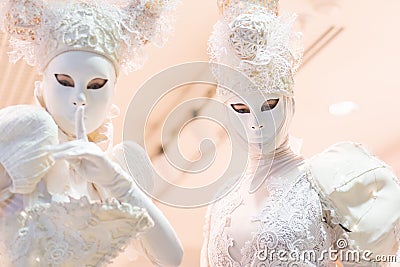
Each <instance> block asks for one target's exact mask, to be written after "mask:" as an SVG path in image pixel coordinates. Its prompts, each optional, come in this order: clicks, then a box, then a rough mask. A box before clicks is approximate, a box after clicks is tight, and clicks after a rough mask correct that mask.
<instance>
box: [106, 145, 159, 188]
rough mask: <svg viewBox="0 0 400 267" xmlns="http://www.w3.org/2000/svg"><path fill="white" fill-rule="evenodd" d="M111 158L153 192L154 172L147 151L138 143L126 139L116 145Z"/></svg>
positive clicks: (141, 185)
mask: <svg viewBox="0 0 400 267" xmlns="http://www.w3.org/2000/svg"><path fill="white" fill-rule="evenodd" d="M111 159H112V160H113V161H114V162H116V163H118V164H119V165H120V166H121V167H122V168H123V169H124V170H125V171H126V172H128V173H129V174H131V175H132V177H134V179H135V180H136V182H137V183H138V184H139V186H140V187H141V188H142V189H144V190H145V191H146V192H148V193H151V192H152V190H153V188H154V172H153V166H152V164H151V161H150V159H149V157H148V155H147V153H146V151H145V150H144V149H143V148H142V147H141V146H140V145H138V144H137V143H135V142H132V141H125V142H123V143H120V144H118V145H116V146H114V148H113V150H112V155H111Z"/></svg>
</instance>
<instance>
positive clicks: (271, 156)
mask: <svg viewBox="0 0 400 267" xmlns="http://www.w3.org/2000/svg"><path fill="white" fill-rule="evenodd" d="M284 140H285V141H284V142H283V143H282V144H281V145H280V146H279V147H277V148H276V149H274V150H272V151H271V152H262V151H261V149H259V148H257V147H252V148H251V149H250V153H249V165H248V168H247V174H248V175H250V177H252V183H251V189H250V191H254V190H256V189H257V188H258V187H259V186H260V185H261V184H262V183H263V181H264V180H265V179H267V178H268V177H270V176H275V177H276V176H278V177H279V176H283V175H285V174H287V173H288V172H290V171H291V170H293V169H295V168H296V167H299V166H301V165H302V164H303V162H304V158H303V157H302V156H299V155H296V154H295V153H294V152H293V151H292V149H291V148H290V145H289V138H288V136H286V138H285V139H284Z"/></svg>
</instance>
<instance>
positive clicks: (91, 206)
mask: <svg viewBox="0 0 400 267" xmlns="http://www.w3.org/2000/svg"><path fill="white" fill-rule="evenodd" d="M70 200H71V202H69V203H67V202H59V203H55V202H52V203H41V204H35V205H34V206H33V207H32V208H31V209H24V210H23V211H21V212H19V213H16V214H15V215H14V216H7V217H6V220H5V222H4V225H2V229H3V230H5V231H3V233H2V236H3V238H2V239H5V240H3V241H5V244H7V253H6V254H7V257H8V258H9V259H10V261H11V262H12V266H33V267H34V266H103V265H104V264H105V263H109V262H110V260H112V259H113V258H115V257H116V256H117V254H118V253H119V252H120V250H121V249H122V248H123V247H124V246H125V245H127V244H128V243H129V241H130V240H131V239H132V238H134V237H136V236H137V235H138V234H140V233H142V232H144V231H146V230H147V229H148V228H149V227H152V225H153V222H152V221H151V219H150V217H149V216H148V214H147V212H146V211H145V210H144V209H141V208H137V207H132V206H130V205H129V204H120V203H119V202H118V201H116V200H115V201H109V202H106V203H99V202H95V203H93V202H92V203H91V202H89V201H88V199H87V198H82V199H79V200H75V199H70Z"/></svg>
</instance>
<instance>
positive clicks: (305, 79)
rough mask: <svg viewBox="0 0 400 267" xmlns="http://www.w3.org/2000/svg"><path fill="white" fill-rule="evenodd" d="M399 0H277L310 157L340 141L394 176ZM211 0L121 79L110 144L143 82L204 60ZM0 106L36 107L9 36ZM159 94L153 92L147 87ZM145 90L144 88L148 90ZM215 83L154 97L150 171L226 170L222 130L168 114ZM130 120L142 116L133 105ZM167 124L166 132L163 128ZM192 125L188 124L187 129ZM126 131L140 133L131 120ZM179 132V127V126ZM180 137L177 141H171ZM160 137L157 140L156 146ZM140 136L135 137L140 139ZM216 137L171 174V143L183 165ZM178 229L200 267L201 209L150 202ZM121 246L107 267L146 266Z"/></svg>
mask: <svg viewBox="0 0 400 267" xmlns="http://www.w3.org/2000/svg"><path fill="white" fill-rule="evenodd" d="M399 10H400V1H398V0H385V1H380V2H378V1H372V0H346V1H345V0H296V1H289V0H286V1H285V0H282V1H281V13H282V12H284V11H290V12H295V13H297V14H298V15H299V17H298V22H297V25H296V27H297V28H298V29H299V30H300V31H302V32H303V33H304V46H305V55H304V59H303V65H302V67H301V68H300V70H299V72H298V74H297V76H296V87H295V95H296V115H295V118H294V121H293V123H292V126H291V134H292V136H293V137H295V138H296V139H295V140H297V142H296V143H297V144H298V147H300V144H301V153H302V154H303V155H304V156H305V157H310V156H312V155H315V154H316V153H318V152H321V151H322V150H324V149H325V148H327V147H328V146H329V145H331V144H333V143H335V142H339V141H355V142H360V143H363V144H364V145H365V146H366V147H367V148H368V149H369V150H370V151H372V152H373V153H374V154H375V155H377V156H379V157H380V158H381V159H383V160H384V161H386V162H387V163H388V164H389V165H391V166H392V167H393V169H394V170H395V172H396V173H397V175H399V174H400V123H399V119H400V118H399V115H400V109H399V107H400V105H399V102H400V79H399V76H400V75H399V73H398V72H399V67H398V64H399V62H400V52H399V47H400V37H399V34H398V33H399V29H398V27H399V25H400V24H399V22H400V19H399V17H398V11H399ZM218 17H219V14H218V8H217V4H216V0H201V1H198V0H197V1H196V0H182V5H180V6H179V8H178V10H177V14H176V21H175V23H174V26H175V31H174V35H173V36H172V37H171V38H170V41H169V42H168V43H167V45H166V46H165V47H164V48H162V49H159V48H156V47H152V46H149V47H148V49H147V51H148V60H147V63H146V65H145V67H144V68H143V69H142V70H140V71H136V72H134V73H131V74H130V75H129V76H125V75H121V77H120V79H119V82H118V85H117V89H116V96H115V101H114V102H115V104H116V105H118V106H119V108H120V109H121V115H120V116H119V117H118V118H116V119H115V120H114V126H115V140H114V142H115V144H117V143H119V142H121V141H122V139H123V125H124V117H125V113H126V111H127V109H128V106H129V103H130V102H131V99H132V98H133V97H134V95H135V93H136V92H137V90H138V89H139V88H140V87H141V85H142V84H143V83H144V82H145V81H146V80H148V79H149V78H151V77H152V76H153V75H154V74H156V73H159V72H160V71H162V70H164V69H166V68H168V67H170V66H174V65H177V64H181V63H185V62H191V61H207V60H208V54H207V40H208V37H209V35H210V33H211V31H212V27H213V25H214V23H215V22H216V20H217V19H218ZM0 45H1V46H0V49H1V50H0V73H1V76H0V77H1V78H0V107H5V106H9V105H14V104H33V103H34V98H33V88H34V81H35V80H40V77H39V76H38V75H37V74H36V72H35V70H34V69H33V68H31V67H29V66H27V65H26V64H25V63H24V62H22V61H21V62H19V63H17V64H10V63H8V57H7V51H8V42H7V36H5V35H3V34H0ZM154 91H156V90H154ZM150 93H151V92H150ZM214 94H215V87H214V86H212V85H205V84H192V85H188V86H185V87H181V88H178V89H177V90H174V91H173V92H172V93H170V94H167V95H165V96H163V97H161V98H160V99H159V101H158V103H157V105H155V107H154V109H153V111H152V112H151V114H149V117H148V119H147V124H146V127H145V133H144V137H145V142H143V140H140V139H138V140H137V141H138V142H139V143H141V145H146V149H147V152H148V154H149V156H150V158H151V160H152V162H153V164H154V166H155V169H156V170H157V172H159V174H160V175H162V176H164V177H168V179H169V180H170V181H171V182H173V183H175V184H178V185H183V186H188V187H190V186H200V185H204V184H207V183H209V182H210V181H212V180H213V179H215V178H216V177H217V176H218V173H219V172H220V171H221V169H223V168H224V163H223V162H224V158H225V157H224V155H225V153H228V152H229V151H227V149H229V146H227V145H226V136H225V135H224V133H223V131H222V130H221V129H220V127H219V126H218V125H216V124H212V123H211V124H210V123H209V122H201V121H196V120H194V121H193V125H192V126H191V127H186V126H185V127H183V126H184V125H186V124H185V123H187V122H188V121H190V119H191V118H193V117H195V116H196V115H198V114H199V112H200V113H201V111H202V109H204V108H206V107H203V106H201V105H200V106H199V105H193V106H190V105H186V106H185V107H184V108H182V109H180V111H179V114H177V113H171V114H172V115H173V116H174V117H173V118H171V116H172V115H171V114H170V112H171V111H173V110H174V109H175V108H176V107H178V106H179V105H181V104H182V103H183V102H184V101H188V100H191V99H197V98H200V97H205V98H209V97H213V96H214ZM137 108H138V111H139V112H138V113H137V114H136V116H137V117H138V120H143V118H141V117H143V114H141V113H140V107H137ZM166 118H169V120H171V121H172V122H173V123H172V124H173V125H172V126H173V127H167V128H163V124H164V123H165V120H166ZM189 126H190V125H189ZM127 127H128V128H126V129H125V131H128V132H132V133H142V132H143V129H140V128H138V127H137V125H136V124H135V119H133V121H131V122H130V123H129V125H128V126H127ZM182 127H183V128H185V129H184V130H182ZM178 132H179V140H175V138H174V137H175V136H176V135H177V133H178ZM161 133H162V135H163V140H164V141H163V142H162V141H161ZM139 135H140V134H139ZM205 138H209V139H211V140H213V143H214V145H215V151H214V150H213V149H211V151H210V153H214V152H215V154H216V159H215V161H214V165H216V166H212V168H209V169H208V170H207V171H206V172H203V173H200V174H197V175H196V177H195V178H194V177H193V176H191V175H189V174H187V173H183V172H181V171H179V170H177V169H176V168H173V167H172V166H171V164H170V162H169V161H168V160H167V159H166V157H165V154H164V151H166V150H167V149H168V146H176V145H177V143H178V145H179V146H180V147H181V148H182V150H181V152H182V153H183V154H184V156H185V157H186V158H187V159H188V160H196V159H198V158H199V157H206V156H207V151H202V152H203V154H202V153H200V152H199V145H200V143H201V141H202V140H204V139H205ZM157 205H158V206H159V208H160V209H161V210H162V211H163V212H164V213H165V215H166V217H167V218H168V219H169V220H170V222H171V224H172V225H173V227H174V228H175V229H176V231H177V233H178V235H179V237H180V239H181V241H182V244H183V246H184V260H183V264H182V266H198V265H199V259H200V249H201V245H202V228H203V223H204V215H205V211H206V207H201V208H195V209H181V208H175V207H171V206H168V205H165V204H162V203H157ZM134 258H136V256H135V253H134V252H133V251H132V250H131V249H128V250H127V251H126V252H125V253H123V255H121V257H119V258H118V259H117V260H116V261H115V262H114V263H113V264H112V266H120V267H122V266H132V265H134V266H151V264H150V263H149V262H148V261H147V260H146V259H144V258H143V257H142V256H138V259H136V261H133V259H134Z"/></svg>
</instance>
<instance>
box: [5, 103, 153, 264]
mask: <svg viewBox="0 0 400 267" xmlns="http://www.w3.org/2000/svg"><path fill="white" fill-rule="evenodd" d="M15 109H16V110H19V111H21V113H22V114H19V116H17V117H15V116H14V115H15V114H14V113H13V112H14V110H15ZM43 113H44V114H47V112H46V111H44V109H41V108H38V107H34V106H24V107H23V108H22V109H19V108H18V106H17V107H15V108H7V109H3V110H2V114H3V117H7V114H9V115H10V116H11V118H18V120H15V119H9V120H2V124H1V126H2V127H0V128H1V130H2V131H1V132H2V134H3V136H2V138H3V139H4V140H7V145H8V146H9V147H15V148H18V147H25V149H24V150H21V151H20V152H21V153H24V154H26V155H31V154H32V155H36V154H37V153H35V151H41V150H43V146H44V145H46V144H47V143H46V142H45V141H46V140H43V139H46V138H48V139H50V140H51V141H52V140H53V139H54V133H55V134H56V135H57V132H56V130H55V131H54V122H53V121H52V120H48V119H47V117H46V116H43V118H44V119H37V120H36V121H37V122H36V124H26V123H24V122H25V120H24V116H28V117H29V118H30V117H32V116H35V114H43ZM47 116H48V115H47ZM37 117H38V118H42V117H40V116H39V115H38V116H37ZM47 124H48V125H47ZM10 125H12V128H11V129H14V130H15V129H23V131H21V134H19V135H13V132H15V131H11V132H7V131H4V130H5V129H10ZM38 125H39V126H40V127H39V129H40V131H32V130H30V129H29V128H30V127H38ZM47 128H49V129H52V131H47ZM47 132H51V133H53V134H49V135H48V136H47V135H44V134H43V133H47ZM7 133H9V134H10V135H9V136H8V135H7ZM105 137H107V136H106V135H105ZM55 138H56V139H57V136H56V137H55ZM58 139H59V140H60V141H61V140H64V141H66V140H68V138H66V136H63V133H62V132H59V136H58ZM30 140H41V143H37V144H38V145H30V146H27V145H26V144H25V143H26V142H27V141H30ZM100 141H101V142H104V141H111V143H112V140H104V138H101V139H100ZM52 143H54V142H53V141H52ZM106 143H108V142H106ZM12 144H13V146H12ZM24 144H25V146H24ZM42 144H44V145H42ZM27 150H29V152H30V153H27ZM17 152H18V151H16V153H17ZM1 153H3V154H4V155H5V156H6V155H7V153H8V151H5V150H4V149H3V150H1ZM15 156H16V157H17V156H18V154H17V155H15ZM4 158H6V157H3V158H2V159H4ZM26 160H27V161H28V162H29V159H26ZM4 162H8V161H4V160H2V161H1V163H4ZM16 162H17V161H16ZM33 162H34V163H35V164H36V165H37V166H41V165H43V164H47V158H46V157H43V159H42V160H41V162H40V161H39V159H37V158H36V157H35V158H34V161H33ZM41 163H42V164H41ZM36 165H35V166H36ZM27 166H30V165H27ZM44 166H45V167H46V166H47V165H44ZM7 167H8V165H7ZM36 169H37V168H36ZM36 169H32V168H19V171H18V174H19V175H18V178H20V177H22V178H23V179H24V180H26V179H30V176H29V174H31V175H34V174H33V173H32V171H33V170H36ZM38 171H39V172H40V173H41V174H42V171H41V169H38ZM13 173H14V172H13ZM3 175H7V176H8V174H7V173H3ZM40 177H41V179H40V181H36V180H35V181H36V182H35V183H34V185H32V186H30V187H29V188H30V190H29V191H26V190H25V191H23V192H21V194H18V193H15V192H13V193H14V194H10V198H8V199H7V200H5V201H2V202H0V266H2V267H3V266H4V267H11V266H13V267H22V266H34V267H37V266H60V267H64V266H103V265H105V264H107V263H109V262H110V261H111V260H112V259H113V258H115V257H116V255H117V254H119V252H120V251H121V250H122V249H123V248H125V246H126V245H128V243H129V241H131V240H132V239H134V238H136V237H138V235H139V234H141V233H144V232H146V231H147V230H148V229H150V228H151V227H152V226H153V225H154V223H153V221H152V219H151V218H150V216H149V215H148V213H147V211H146V210H145V209H143V208H138V207H136V206H135V205H134V204H129V203H121V202H119V201H117V200H112V199H111V200H107V199H104V198H103V196H102V195H101V194H100V192H101V191H97V190H96V189H95V188H93V186H92V184H91V183H88V182H87V180H86V179H83V178H82V177H81V176H80V175H79V174H78V173H76V172H75V171H74V170H73V169H71V168H70V167H69V164H68V163H67V162H66V161H57V162H56V163H54V162H53V164H52V166H51V168H50V169H48V170H47V171H46V172H45V173H43V174H42V175H41V176H40ZM22 178H21V181H20V182H21V183H23V181H22ZM0 179H11V181H13V179H14V177H13V176H12V175H9V176H8V177H0ZM32 179H33V178H32ZM13 182H14V181H13ZM27 182H29V181H27ZM8 190H10V189H8Z"/></svg>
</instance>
